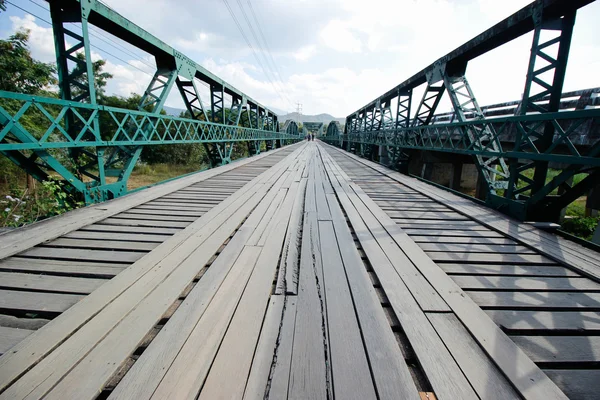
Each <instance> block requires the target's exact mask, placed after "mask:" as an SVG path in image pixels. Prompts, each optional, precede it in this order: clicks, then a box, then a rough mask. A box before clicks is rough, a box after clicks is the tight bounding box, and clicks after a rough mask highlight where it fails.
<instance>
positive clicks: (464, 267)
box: [439, 262, 581, 277]
mask: <svg viewBox="0 0 600 400" xmlns="http://www.w3.org/2000/svg"><path fill="white" fill-rule="evenodd" d="M439 265H440V268H442V270H444V272H446V273H448V274H453V275H457V274H461V275H503V276H511V275H518V276H573V277H577V276H581V275H579V274H578V273H576V272H574V271H571V270H569V269H567V268H564V267H561V266H558V265H539V264H538V265H508V264H499V265H494V264H463V263H460V262H458V263H440V264H439Z"/></svg>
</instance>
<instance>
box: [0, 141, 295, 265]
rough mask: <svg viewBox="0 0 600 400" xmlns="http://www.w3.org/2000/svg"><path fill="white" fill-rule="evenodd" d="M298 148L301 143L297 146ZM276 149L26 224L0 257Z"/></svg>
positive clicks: (6, 241)
mask: <svg viewBox="0 0 600 400" xmlns="http://www.w3.org/2000/svg"><path fill="white" fill-rule="evenodd" d="M295 148H296V149H297V148H299V146H295ZM281 151H286V150H285V149H284V148H281V149H277V150H274V152H281ZM271 154H273V152H269V153H264V154H261V155H259V156H257V157H252V158H248V159H245V160H241V161H239V162H236V163H232V164H229V165H224V166H221V167H218V168H213V169H210V170H207V171H202V172H199V173H197V174H193V175H190V176H186V177H183V178H181V179H176V180H173V181H170V182H166V183H164V184H161V185H156V186H153V187H151V188H148V189H146V190H142V191H139V192H135V193H131V194H128V195H127V196H124V197H121V198H119V199H115V200H112V201H110V202H103V203H102V204H97V205H93V206H89V207H85V208H80V209H77V210H73V211H71V212H69V213H67V214H63V215H61V216H60V217H59V218H58V217H57V218H49V219H46V220H43V221H40V222H38V223H35V224H31V225H28V226H27V227H24V228H21V229H18V230H16V231H15V232H11V233H10V235H4V236H5V237H4V238H3V240H2V242H1V243H0V259H3V258H6V257H8V256H11V255H14V254H16V253H19V252H21V251H23V250H25V249H28V248H31V247H33V246H36V245H37V244H39V243H42V242H45V241H48V240H51V239H54V238H57V237H59V236H61V235H63V234H65V233H68V232H71V231H74V230H76V229H79V228H81V227H83V226H86V225H89V224H92V223H94V222H97V221H99V220H101V219H104V218H106V217H107V216H110V215H114V214H117V213H119V212H121V211H123V210H127V209H129V208H131V207H134V206H137V205H139V204H142V203H145V202H148V201H149V200H152V199H155V198H158V197H160V196H163V195H165V194H167V193H171V192H174V191H176V190H179V189H181V188H184V187H186V186H189V185H191V184H194V183H197V182H199V181H203V180H206V179H209V178H211V177H213V176H217V175H219V174H222V173H224V172H227V171H230V170H232V169H234V168H238V167H241V166H243V165H246V164H249V163H252V162H255V160H258V159H262V158H265V157H268V156H269V155H271Z"/></svg>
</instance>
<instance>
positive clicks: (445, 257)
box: [427, 251, 552, 264]
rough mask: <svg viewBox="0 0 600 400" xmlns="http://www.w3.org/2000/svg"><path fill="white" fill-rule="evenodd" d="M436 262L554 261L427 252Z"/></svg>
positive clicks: (523, 256) (537, 257)
mask: <svg viewBox="0 0 600 400" xmlns="http://www.w3.org/2000/svg"><path fill="white" fill-rule="evenodd" d="M427 255H428V256H429V257H430V258H431V259H432V260H433V261H435V262H462V263H496V264H549V263H552V260H550V259H549V258H546V257H544V256H542V255H539V254H493V253H441V252H436V251H430V252H427Z"/></svg>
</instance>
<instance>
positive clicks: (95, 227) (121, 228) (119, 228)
mask: <svg viewBox="0 0 600 400" xmlns="http://www.w3.org/2000/svg"><path fill="white" fill-rule="evenodd" d="M182 229H183V228H153V227H149V226H143V227H142V226H126V225H105V224H102V223H97V224H92V225H88V226H84V227H83V228H80V229H79V231H90V232H117V233H121V232H125V233H142V234H146V235H174V234H176V233H177V232H180V231H181V230H182Z"/></svg>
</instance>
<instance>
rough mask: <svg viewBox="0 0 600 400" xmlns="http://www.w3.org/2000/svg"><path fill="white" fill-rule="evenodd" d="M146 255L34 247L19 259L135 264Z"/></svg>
mask: <svg viewBox="0 0 600 400" xmlns="http://www.w3.org/2000/svg"><path fill="white" fill-rule="evenodd" d="M144 254H145V253H140V252H136V251H109V250H83V249H63V248H53V247H34V248H33V249H29V250H27V251H24V252H22V253H20V254H19V257H34V258H52V259H56V260H82V261H101V262H106V261H109V262H115V263H133V262H135V261H137V260H139V259H140V258H142V257H143V256H144Z"/></svg>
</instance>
